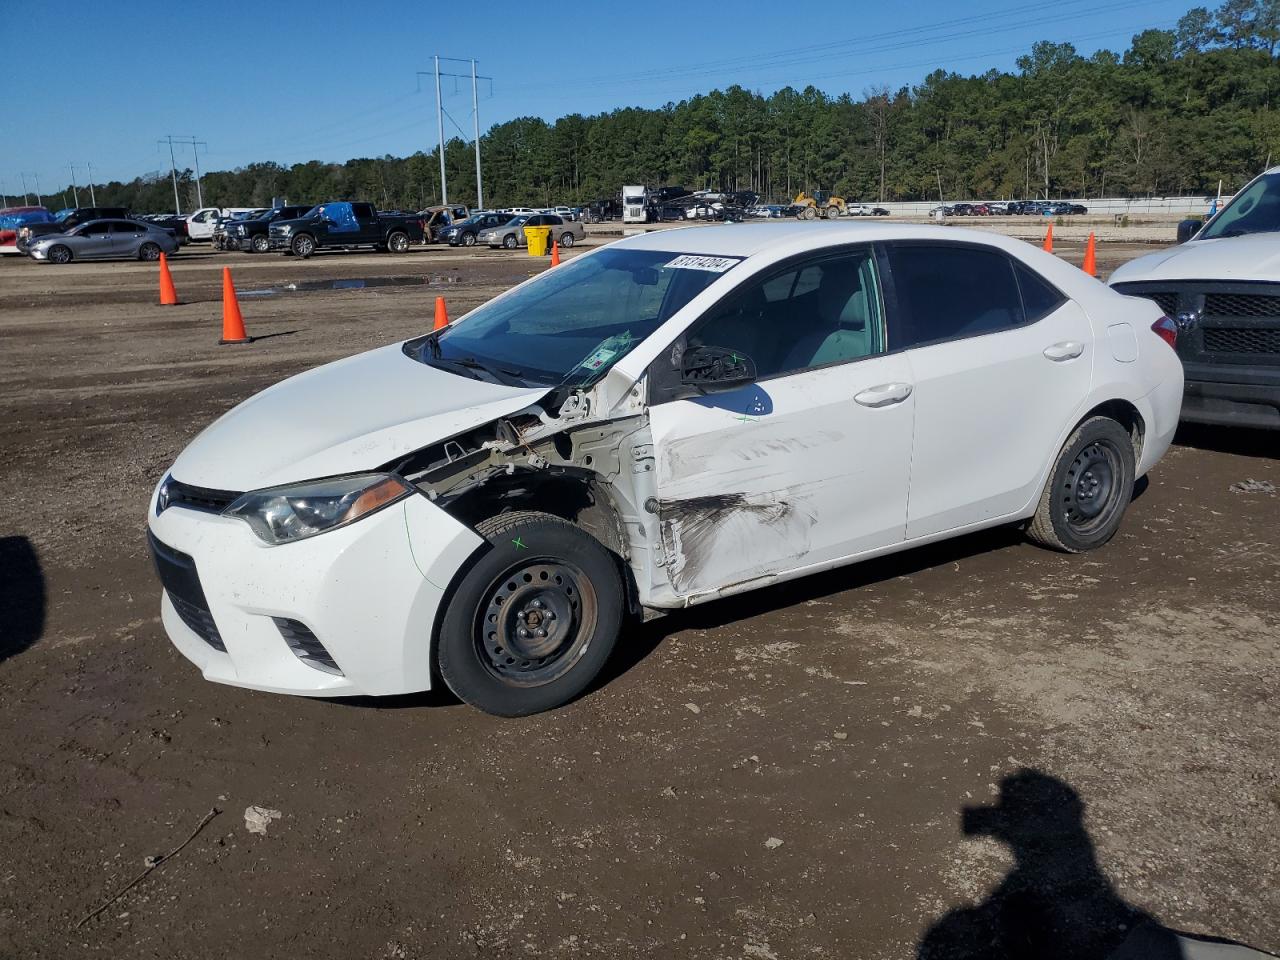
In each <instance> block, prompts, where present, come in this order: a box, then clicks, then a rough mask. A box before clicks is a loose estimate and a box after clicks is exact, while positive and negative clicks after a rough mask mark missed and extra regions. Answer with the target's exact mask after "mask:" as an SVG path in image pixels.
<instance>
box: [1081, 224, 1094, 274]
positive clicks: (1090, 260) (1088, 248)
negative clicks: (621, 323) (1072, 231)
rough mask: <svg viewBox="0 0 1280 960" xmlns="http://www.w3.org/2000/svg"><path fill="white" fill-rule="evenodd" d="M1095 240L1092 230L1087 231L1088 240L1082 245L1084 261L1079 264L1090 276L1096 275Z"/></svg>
mask: <svg viewBox="0 0 1280 960" xmlns="http://www.w3.org/2000/svg"><path fill="white" fill-rule="evenodd" d="M1096 246H1097V241H1096V240H1095V239H1094V238H1093V231H1092V230H1090V231H1089V242H1088V243H1087V244H1085V247H1084V263H1083V264H1082V265H1081V266H1080V269H1081V270H1083V271H1084V272H1085V273H1087V274H1088V275H1089V276H1091V277H1096V276H1097V275H1098V254H1097V250H1096V249H1095V248H1096Z"/></svg>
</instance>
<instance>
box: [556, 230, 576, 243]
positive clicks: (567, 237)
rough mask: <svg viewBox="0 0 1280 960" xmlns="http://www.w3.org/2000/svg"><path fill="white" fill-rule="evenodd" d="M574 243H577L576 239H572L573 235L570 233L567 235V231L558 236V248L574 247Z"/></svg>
mask: <svg viewBox="0 0 1280 960" xmlns="http://www.w3.org/2000/svg"><path fill="white" fill-rule="evenodd" d="M575 242H577V241H576V238H575V237H574V235H573V234H572V233H569V232H568V231H566V232H564V233H562V234H560V246H562V247H572V246H573V245H574V243H575Z"/></svg>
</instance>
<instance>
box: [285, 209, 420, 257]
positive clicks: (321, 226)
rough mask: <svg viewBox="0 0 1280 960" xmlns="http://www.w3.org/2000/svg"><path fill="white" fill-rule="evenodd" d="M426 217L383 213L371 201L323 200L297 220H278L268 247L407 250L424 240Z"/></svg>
mask: <svg viewBox="0 0 1280 960" xmlns="http://www.w3.org/2000/svg"><path fill="white" fill-rule="evenodd" d="M423 236H424V232H423V225H422V219H421V218H420V217H417V216H409V215H406V214H391V213H379V212H378V211H377V210H375V209H374V208H373V204H371V203H348V202H347V201H345V200H336V201H333V202H330V203H321V204H319V205H317V206H314V207H312V208H311V209H310V210H308V211H307V213H306V215H305V216H302V217H299V218H298V219H297V220H277V221H276V222H275V223H273V224H271V228H270V232H269V233H268V243H267V245H268V247H269V248H270V249H272V250H282V251H284V252H285V253H292V254H293V255H294V256H295V257H304V258H305V257H309V256H311V255H312V254H313V253H315V252H316V251H317V250H325V249H340V250H353V249H355V248H356V247H372V248H373V249H375V250H381V251H388V250H389V251H391V252H392V253H404V252H405V251H406V250H408V249H409V245H410V244H411V243H422V242H423Z"/></svg>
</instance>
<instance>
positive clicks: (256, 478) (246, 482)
mask: <svg viewBox="0 0 1280 960" xmlns="http://www.w3.org/2000/svg"><path fill="white" fill-rule="evenodd" d="M546 392H547V390H546V388H545V387H533V388H529V387H508V386H502V385H500V384H494V383H486V382H484V381H481V380H472V379H470V378H469V377H464V376H459V375H456V374H453V373H449V372H448V371H445V370H440V369H437V368H435V367H429V366H427V365H426V364H423V363H418V362H417V361H416V360H413V359H411V358H410V357H408V356H407V355H406V354H405V353H404V351H403V350H402V349H401V347H400V345H399V344H393V345H392V346H389V347H381V348H379V349H377V350H371V351H369V352H368V353H362V354H358V355H357V356H354V357H349V358H348V359H346V360H339V361H337V362H336V363H330V364H326V365H325V366H323V367H317V368H316V369H314V370H309V371H307V372H306V373H303V374H299V375H298V376H296V377H291V378H290V379H288V380H285V381H282V382H281V383H278V384H276V385H275V386H273V387H269V388H267V389H266V390H264V391H262V392H261V393H259V394H257V395H256V396H253V397H250V398H249V399H248V400H246V401H245V402H244V403H242V404H240V405H239V406H238V407H235V408H234V409H232V410H230V411H228V412H227V413H225V414H223V415H222V417H220V418H219V419H218V420H216V421H214V423H213V424H211V425H210V426H209V427H207V428H206V429H205V430H204V432H203V433H201V434H200V435H199V436H198V437H196V438H195V440H193V441H192V442H191V444H190V445H189V446H188V447H187V448H186V449H185V450H183V451H182V453H181V454H179V456H178V459H177V460H176V461H175V462H174V464H173V476H174V477H175V478H176V479H178V480H180V481H182V482H183V483H189V484H193V485H195V486H201V487H211V488H213V489H217V490H255V489H259V488H262V487H271V486H276V485H278V484H284V483H293V482H296V481H301V480H311V479H315V478H318V477H331V476H336V475H338V474H343V473H357V472H360V471H363V470H372V469H374V468H376V467H378V466H380V465H381V464H384V463H387V462H389V461H392V460H395V459H396V458H397V457H400V456H403V455H405V454H407V453H410V452H412V451H414V450H417V449H419V448H421V447H423V446H426V445H427V444H431V443H436V442H438V441H440V440H445V439H447V438H449V437H451V436H453V435H454V434H456V433H459V432H460V431H463V430H467V429H470V428H472V427H476V426H480V425H482V424H484V423H487V422H489V421H490V420H493V419H494V418H496V417H501V416H506V415H509V414H512V413H515V412H516V411H518V410H521V409H523V408H524V407H527V406H528V405H529V404H530V403H533V402H534V401H536V400H537V399H539V398H540V397H542V396H543V395H544V394H546Z"/></svg>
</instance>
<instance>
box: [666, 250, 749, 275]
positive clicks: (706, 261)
mask: <svg viewBox="0 0 1280 960" xmlns="http://www.w3.org/2000/svg"><path fill="white" fill-rule="evenodd" d="M741 262H742V258H741V257H700V256H696V255H694V254H691V253H686V254H682V255H680V256H678V257H676V258H675V259H674V260H672V261H671V262H670V263H668V264H667V266H668V267H670V268H673V269H676V270H706V271H708V272H709V273H724V272H725V271H726V270H728V269H729V268H730V267H732V266H733V265H734V264H736V263H741Z"/></svg>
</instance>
